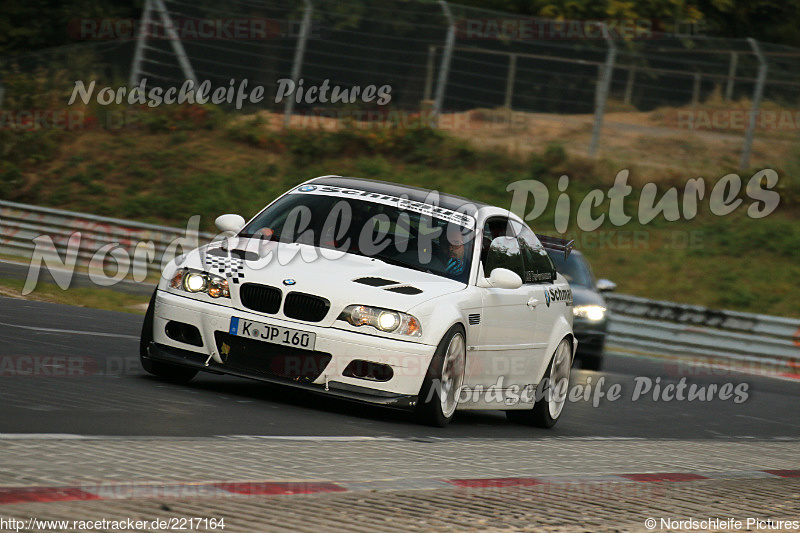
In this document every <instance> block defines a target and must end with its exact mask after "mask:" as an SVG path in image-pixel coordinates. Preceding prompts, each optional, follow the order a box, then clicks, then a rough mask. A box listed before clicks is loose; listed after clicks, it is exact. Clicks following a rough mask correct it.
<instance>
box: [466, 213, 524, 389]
mask: <svg viewBox="0 0 800 533" xmlns="http://www.w3.org/2000/svg"><path fill="white" fill-rule="evenodd" d="M498 234H499V235H498ZM481 245H482V246H483V249H482V250H481V263H482V267H483V269H484V275H485V277H489V276H490V275H491V272H492V270H493V269H495V268H507V269H509V270H511V271H512V272H515V273H517V274H518V275H519V276H520V278H522V277H523V276H524V274H525V272H524V263H523V259H522V255H521V252H520V247H519V241H518V240H517V238H516V237H515V236H514V235H513V232H512V230H511V229H510V227H509V226H508V219H505V218H502V219H492V220H490V221H487V225H486V227H485V228H484V239H483V242H482V243H481ZM480 291H481V303H482V308H481V317H480V327H479V331H478V335H477V338H476V339H475V340H474V341H470V347H469V350H470V352H469V356H468V358H467V360H468V362H467V369H466V384H467V385H468V386H469V387H470V388H473V389H474V388H475V387H478V386H481V387H483V388H484V389H486V388H487V387H490V386H493V385H497V386H499V387H500V388H503V389H507V388H509V387H511V386H514V385H518V386H524V385H526V384H527V383H525V382H524V381H525V379H524V376H526V375H528V374H530V373H532V370H531V369H528V368H526V367H527V366H528V365H529V364H530V351H531V349H532V348H533V342H534V334H535V330H534V322H533V313H532V312H531V308H530V307H529V306H528V300H529V299H530V295H529V292H530V288H529V287H526V286H525V285H523V286H522V287H520V288H519V289H500V288H494V287H488V288H481V289H480Z"/></svg>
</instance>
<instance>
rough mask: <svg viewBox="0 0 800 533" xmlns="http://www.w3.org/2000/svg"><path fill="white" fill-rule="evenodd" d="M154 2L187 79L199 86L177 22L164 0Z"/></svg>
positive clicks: (154, 0)
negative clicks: (176, 25)
mask: <svg viewBox="0 0 800 533" xmlns="http://www.w3.org/2000/svg"><path fill="white" fill-rule="evenodd" d="M153 2H154V3H155V5H156V9H157V10H158V11H159V13H160V14H161V21H162V22H163V23H164V29H166V30H167V37H168V38H169V42H170V44H171V45H172V51H173V52H174V53H175V57H176V58H177V60H178V64H179V65H180V66H181V70H182V71H183V75H184V77H185V78H186V79H187V80H192V82H193V83H194V86H195V87H198V86H199V84H198V83H197V77H196V76H195V75H194V69H193V68H192V64H191V63H190V62H189V57H188V56H187V55H186V50H184V48H183V43H182V42H181V39H180V36H179V35H178V32H177V31H175V24H173V22H172V17H170V16H169V11H167V7H166V6H165V5H164V0H153Z"/></svg>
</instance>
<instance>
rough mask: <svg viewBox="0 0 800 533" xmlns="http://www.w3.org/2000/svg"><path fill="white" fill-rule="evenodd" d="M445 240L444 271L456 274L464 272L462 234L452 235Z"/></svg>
mask: <svg viewBox="0 0 800 533" xmlns="http://www.w3.org/2000/svg"><path fill="white" fill-rule="evenodd" d="M445 239H446V240H447V241H449V242H447V261H446V267H445V271H446V272H447V273H448V274H452V275H454V276H457V275H459V274H461V273H463V272H464V236H463V235H461V234H460V233H459V234H456V235H453V236H452V237H450V239H447V238H445Z"/></svg>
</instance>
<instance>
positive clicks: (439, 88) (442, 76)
mask: <svg viewBox="0 0 800 533" xmlns="http://www.w3.org/2000/svg"><path fill="white" fill-rule="evenodd" d="M439 4H440V5H441V6H442V12H443V13H444V16H445V18H446V19H447V24H448V28H447V40H446V41H445V45H444V51H443V52H442V64H441V66H440V67H439V80H438V81H437V82H436V101H434V103H433V116H434V118H435V117H438V116H439V113H441V112H442V103H443V102H444V89H445V86H446V85H447V76H448V75H449V74H450V59H451V58H452V57H453V45H454V44H455V41H456V21H455V20H454V19H453V14H452V13H451V12H450V6H449V5H448V4H447V2H446V1H445V0H439Z"/></svg>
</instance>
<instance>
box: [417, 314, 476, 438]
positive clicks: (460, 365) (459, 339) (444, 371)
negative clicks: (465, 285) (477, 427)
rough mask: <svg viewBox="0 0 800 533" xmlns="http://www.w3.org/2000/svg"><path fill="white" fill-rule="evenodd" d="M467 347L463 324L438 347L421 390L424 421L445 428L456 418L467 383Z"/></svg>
mask: <svg viewBox="0 0 800 533" xmlns="http://www.w3.org/2000/svg"><path fill="white" fill-rule="evenodd" d="M466 348H467V343H466V333H465V332H464V326H462V325H461V324H456V325H455V326H453V327H451V328H450V329H449V330H448V331H447V333H446V334H445V335H444V337H443V338H442V341H441V342H440V343H439V346H437V347H436V353H435V354H434V355H433V359H432V360H431V364H430V365H429V366H428V372H427V373H426V375H425V380H424V381H423V382H422V388H421V389H420V391H419V400H418V403H417V415H418V417H419V419H420V421H421V422H423V423H425V424H428V425H430V426H434V427H442V428H443V427H445V426H446V425H447V424H449V423H450V420H452V419H453V415H454V414H455V411H456V407H458V396H459V391H460V390H461V385H462V384H463V383H464V367H465V366H466V360H467V350H466ZM443 392H444V394H442V393H443Z"/></svg>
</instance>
